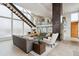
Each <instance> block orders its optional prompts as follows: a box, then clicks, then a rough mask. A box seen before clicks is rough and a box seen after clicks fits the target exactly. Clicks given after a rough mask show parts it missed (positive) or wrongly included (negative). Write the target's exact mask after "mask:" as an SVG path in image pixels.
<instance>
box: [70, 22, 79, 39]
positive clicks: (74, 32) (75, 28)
mask: <svg viewBox="0 0 79 59" xmlns="http://www.w3.org/2000/svg"><path fill="white" fill-rule="evenodd" d="M71 37H74V38H77V37H78V22H71Z"/></svg>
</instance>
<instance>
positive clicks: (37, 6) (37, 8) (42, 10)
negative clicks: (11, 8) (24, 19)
mask: <svg viewBox="0 0 79 59" xmlns="http://www.w3.org/2000/svg"><path fill="white" fill-rule="evenodd" d="M16 4H17V5H18V6H21V7H23V8H25V9H27V10H29V11H31V12H32V13H33V14H35V15H39V16H43V17H49V18H50V19H51V18H52V4H51V3H16Z"/></svg>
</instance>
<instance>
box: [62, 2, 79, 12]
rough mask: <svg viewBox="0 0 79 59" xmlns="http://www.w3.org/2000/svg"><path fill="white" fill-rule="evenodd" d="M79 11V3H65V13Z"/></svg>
mask: <svg viewBox="0 0 79 59" xmlns="http://www.w3.org/2000/svg"><path fill="white" fill-rule="evenodd" d="M77 11H79V3H63V13H72V12H77Z"/></svg>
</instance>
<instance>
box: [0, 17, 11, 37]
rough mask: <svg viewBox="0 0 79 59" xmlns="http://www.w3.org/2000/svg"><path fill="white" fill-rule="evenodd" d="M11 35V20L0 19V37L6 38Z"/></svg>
mask: <svg viewBox="0 0 79 59" xmlns="http://www.w3.org/2000/svg"><path fill="white" fill-rule="evenodd" d="M10 35H11V20H10V19H6V18H0V37H6V36H10Z"/></svg>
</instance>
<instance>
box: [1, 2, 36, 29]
mask: <svg viewBox="0 0 79 59" xmlns="http://www.w3.org/2000/svg"><path fill="white" fill-rule="evenodd" d="M2 4H3V5H4V6H6V7H7V8H8V9H9V10H11V11H12V12H13V13H14V14H15V15H17V16H18V17H19V18H20V19H21V20H22V21H24V22H25V23H26V24H28V25H29V26H30V27H31V28H32V27H36V26H35V25H34V24H33V23H32V22H31V21H30V20H29V19H28V18H27V17H26V16H25V15H24V14H23V13H22V12H21V11H20V10H19V9H18V8H17V7H16V6H15V5H14V4H13V3H2Z"/></svg>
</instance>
